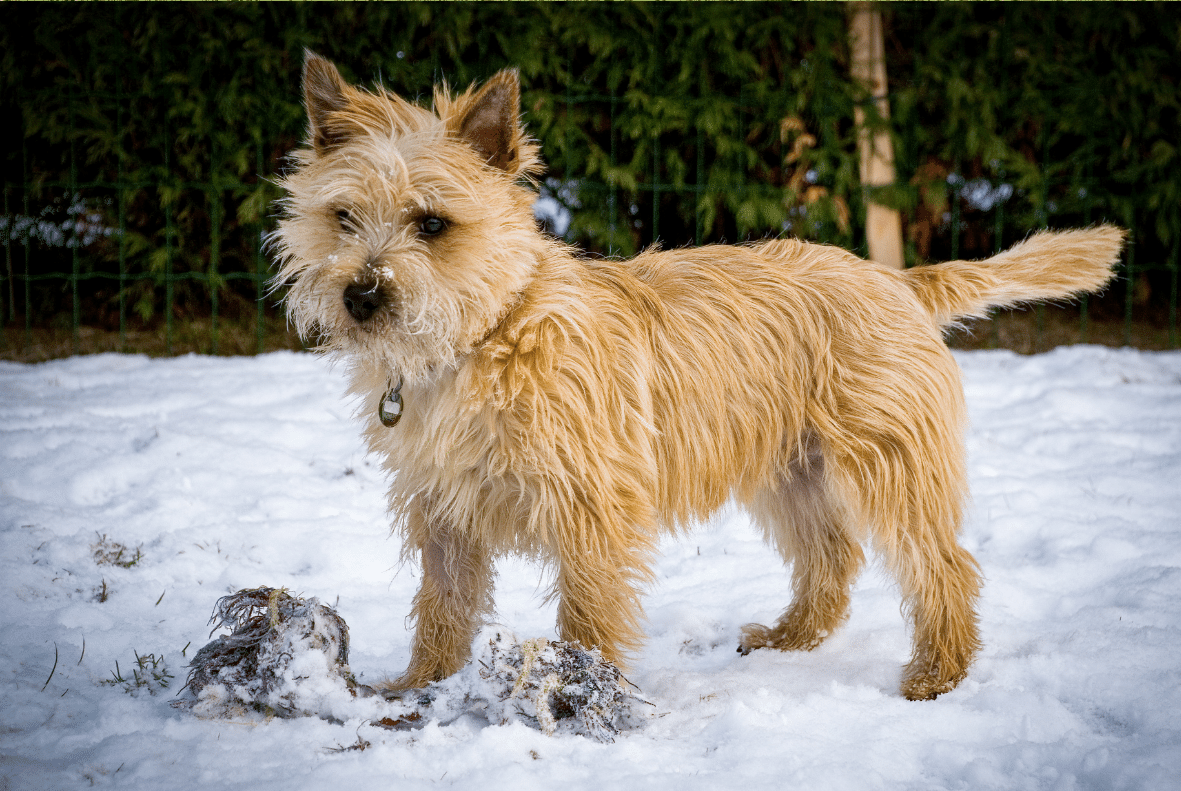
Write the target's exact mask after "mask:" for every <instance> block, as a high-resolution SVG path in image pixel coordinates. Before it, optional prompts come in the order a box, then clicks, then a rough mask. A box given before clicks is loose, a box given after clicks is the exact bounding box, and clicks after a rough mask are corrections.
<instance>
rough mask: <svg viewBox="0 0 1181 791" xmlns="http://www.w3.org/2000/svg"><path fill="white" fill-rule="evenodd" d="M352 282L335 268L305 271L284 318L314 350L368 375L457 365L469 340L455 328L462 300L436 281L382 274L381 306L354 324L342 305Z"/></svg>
mask: <svg viewBox="0 0 1181 791" xmlns="http://www.w3.org/2000/svg"><path fill="white" fill-rule="evenodd" d="M349 282H351V281H350V280H349V279H348V278H343V277H341V275H340V273H339V271H336V272H334V271H331V270H327V269H322V270H319V271H315V270H308V271H305V272H304V273H303V274H302V275H300V276H299V277H298V278H297V279H296V281H295V283H294V284H292V287H291V289H290V291H289V292H288V293H287V296H286V297H285V301H286V303H287V310H288V316H289V317H290V318H291V320H292V322H293V323H294V325H295V329H296V331H297V332H298V333H299V334H300V336H301V337H303V338H308V339H315V343H316V347H315V348H316V350H317V351H321V352H324V353H327V354H328V355H330V356H331V357H334V358H337V359H340V360H342V361H347V362H348V364H349V365H350V366H351V367H354V368H357V369H359V370H365V371H368V372H370V374H378V373H379V372H380V373H384V374H386V375H388V376H390V377H393V376H401V377H403V378H404V379H405V380H406V381H407V382H408V383H409V382H414V381H422V380H424V379H426V378H428V377H430V376H431V375H432V374H433V373H436V372H438V371H440V370H446V369H449V368H452V367H454V366H455V365H456V363H457V361H458V359H459V358H460V357H461V356H462V355H463V354H464V353H466V351H468V348H467V347H469V346H470V344H471V342H470V340H468V339H465V338H464V337H462V336H461V335H460V334H458V333H457V332H456V330H457V329H460V328H462V327H464V326H465V324H466V322H467V321H468V320H470V316H468V315H465V314H467V313H468V311H469V310H470V307H469V308H468V310H465V300H463V299H462V298H461V297H460V296H459V295H451V294H447V293H446V292H445V291H443V290H442V289H440V288H438V286H437V284H430V283H426V282H421V281H419V282H415V281H411V280H409V279H402V280H400V281H397V282H395V281H394V280H393V279H392V278H389V277H388V276H383V277H382V278H381V280H380V285H381V288H382V290H383V292H384V293H385V294H386V304H383V305H382V306H381V307H380V308H379V309H378V310H377V311H376V312H375V313H374V315H372V316H371V317H370V318H369V319H368V320H366V321H365V322H358V321H357V320H356V319H354V318H353V317H352V316H351V315H349V312H348V310H347V309H346V308H345V306H344V301H343V296H342V295H343V292H344V288H345V287H346V285H347V284H348V283H349Z"/></svg>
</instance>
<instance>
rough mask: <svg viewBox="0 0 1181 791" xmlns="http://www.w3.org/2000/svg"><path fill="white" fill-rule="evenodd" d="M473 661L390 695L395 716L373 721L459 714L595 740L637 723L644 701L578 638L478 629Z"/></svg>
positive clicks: (400, 725)
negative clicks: (524, 637)
mask: <svg viewBox="0 0 1181 791" xmlns="http://www.w3.org/2000/svg"><path fill="white" fill-rule="evenodd" d="M472 649H473V650H472V653H473V660H472V661H471V662H469V663H468V664H467V666H465V667H464V668H463V670H461V671H459V672H458V673H456V674H455V675H454V676H451V677H450V678H447V679H444V680H443V681H439V682H437V683H435V684H431V685H430V686H429V687H426V688H424V689H420V690H407V691H404V692H399V693H394V695H393V696H392V698H393V699H392V701H391V702H392V703H395V704H397V703H402V704H403V706H404V707H405V708H404V711H402V712H401V715H400V716H395V717H388V718H386V719H385V720H383V721H381V722H379V723H375V724H379V725H384V726H385V727H390V728H395V729H405V728H415V727H421V726H422V725H423V724H425V723H426V722H429V721H431V720H435V721H438V722H439V723H440V724H443V725H446V724H448V723H450V722H454V721H455V720H457V719H459V718H461V717H464V716H477V717H482V718H483V719H485V720H486V721H487V722H489V723H490V724H503V723H507V722H523V723H525V724H526V725H528V726H529V727H531V728H536V729H538V730H540V731H542V732H543V733H545V734H547V735H553V734H555V733H575V734H581V735H583V736H587V737H590V738H592V739H596V740H598V741H602V742H609V741H614V739H615V736H616V735H618V734H619V733H620V731H624V730H630V729H634V728H636V727H639V726H640V725H641V724H642V723H643V722H644V720H645V719H646V717H645V714H644V712H643V710H642V708H641V707H642V706H650V705H651V704H650V703H648V701H646V700H644V699H643V698H642V697H640V696H639V694H637V692H636V691H635V690H634V688H629V687H630V684H628V682H627V680H626V679H624V678H623V675H622V673H621V672H620V670H619V668H618V667H616V666H615V665H613V664H611V663H610V662H607V661H605V660H604V659H603V658H602V656H601V655H600V654H599V652H598V650H595V649H589V650H588V649H586V648H583V647H582V646H581V645H579V644H578V643H576V642H574V643H571V642H560V641H555V640H548V641H547V640H545V639H541V638H538V639H536V640H526V641H525V642H523V643H522V642H519V641H518V640H517V639H516V637H515V636H514V635H513V634H512V633H511V632H509V631H508V630H507V629H504V628H502V627H499V626H490V627H487V628H485V629H484V630H483V631H482V632H481V633H480V635H479V636H478V637H477V638H476V641H475V643H474V644H473V646H472Z"/></svg>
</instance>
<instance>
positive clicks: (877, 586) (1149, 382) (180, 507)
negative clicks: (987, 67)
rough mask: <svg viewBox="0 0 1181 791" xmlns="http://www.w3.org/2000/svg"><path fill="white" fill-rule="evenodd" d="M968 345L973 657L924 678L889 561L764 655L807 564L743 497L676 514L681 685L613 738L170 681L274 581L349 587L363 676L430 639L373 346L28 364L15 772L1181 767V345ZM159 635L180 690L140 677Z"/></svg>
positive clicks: (522, 776)
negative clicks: (766, 539)
mask: <svg viewBox="0 0 1181 791" xmlns="http://www.w3.org/2000/svg"><path fill="white" fill-rule="evenodd" d="M958 357H959V360H960V363H961V365H962V367H963V369H964V374H965V381H966V387H967V393H968V401H969V408H970V412H971V420H972V426H971V430H970V433H969V437H968V448H969V455H970V471H971V480H972V488H973V501H972V505H971V507H970V511H969V517H968V521H967V526H966V529H965V533H964V537H963V541H964V544H965V546H966V547H967V548H968V549H969V550H970V551H972V552H973V553H974V554H975V555H976V557H977V559H978V560H979V561H980V563H981V566H982V567H983V569H984V573H985V575H986V577H987V584H986V587H985V589H984V595H983V599H982V601H981V606H980V615H981V624H982V629H983V636H984V640H985V648H984V651H983V652H982V654H981V656H980V658H979V660H978V661H977V662H976V664H975V665H974V667H973V668H972V671H971V673H970V675H969V677H968V679H967V680H966V681H965V682H964V683H963V684H961V685H960V687H959V688H958V689H956V690H955V691H954V692H952V693H949V694H947V695H944V696H942V697H940V698H939V699H938V700H936V701H933V702H924V703H912V702H908V701H906V700H904V699H902V698H901V697H900V696H899V694H898V683H899V677H900V669H901V665H902V664H903V663H904V662H905V660H906V659H907V655H908V650H909V639H908V636H907V633H906V629H905V625H904V623H903V620H902V617H901V615H900V613H899V597H898V593H897V590H896V589H895V586H894V585H893V584H892V583H891V582H890V580H889V578H888V576H887V575H885V574H883V573H881V571H880V570H879V569H878V568H877V567H876V566H872V567H871V568H869V569H868V570H867V571H866V572H865V573H864V574H863V575H862V576H861V578H860V580H859V581H858V584H857V589H856V591H855V593H854V597H853V612H852V616H851V618H850V620H849V622H848V623H847V624H846V625H845V626H844V627H843V628H842V629H841V630H840V631H839V632H837V633H836V634H835V635H833V637H831V638H830V639H829V640H828V641H827V642H826V643H824V644H823V645H822V646H820V647H819V648H818V649H816V650H815V651H813V652H811V653H806V654H799V653H791V654H789V653H777V652H769V651H765V650H763V651H757V652H755V653H753V654H751V655H750V656H747V657H742V656H739V655H738V654H737V653H736V652H735V647H736V645H737V637H738V630H739V627H740V626H741V625H742V624H743V623H746V622H748V621H761V622H764V623H765V622H767V621H769V620H771V619H773V618H774V617H775V616H776V615H777V614H778V612H779V610H780V609H781V608H782V607H783V606H784V605H785V604H786V603H787V595H788V584H787V580H788V578H787V575H786V573H785V571H784V569H783V567H782V564H781V563H780V562H779V561H778V559H777V557H776V556H775V555H774V554H773V553H772V552H771V551H770V550H769V549H767V548H766V547H764V546H763V545H762V544H761V542H760V541H759V540H758V537H757V535H756V533H755V531H754V530H753V529H752V528H751V527H750V525H749V524H748V522H747V519H746V517H745V516H744V515H743V514H741V513H740V512H737V511H733V510H731V511H727V512H725V513H723V514H721V515H719V516H718V517H717V518H716V519H715V520H714V522H713V523H712V524H710V525H705V526H702V527H701V528H700V529H698V530H697V531H696V532H694V533H693V534H691V535H690V536H689V537H688V538H687V539H680V540H668V541H666V542H664V543H663V544H662V555H661V558H660V561H659V564H658V567H657V583H656V584H655V585H654V586H653V588H652V590H651V592H650V593H649V595H648V597H647V599H646V607H647V615H648V624H647V632H648V642H647V644H646V647H645V648H644V649H643V651H642V652H641V653H640V654H639V655H638V656H637V657H636V659H635V661H634V662H633V664H632V666H631V668H630V669H629V671H628V673H627V677H628V678H629V679H630V680H631V681H632V682H633V683H635V684H636V685H637V686H638V687H639V688H640V690H641V694H642V695H643V696H644V698H646V699H647V700H649V701H651V702H652V703H653V704H654V707H652V712H653V714H652V716H651V717H650V718H649V719H648V721H647V722H646V724H644V725H643V727H641V728H639V729H637V730H633V731H628V732H625V733H622V734H620V735H619V736H618V737H617V738H616V739H615V742H614V743H608V744H602V743H599V742H596V741H594V740H592V739H588V738H584V737H581V736H575V735H569V734H562V733H558V734H557V735H554V736H546V735H545V734H544V733H541V732H540V731H538V730H535V729H532V728H529V727H527V726H526V725H525V724H522V723H521V722H510V723H509V724H505V725H487V724H484V723H482V722H480V721H476V720H473V719H472V718H461V719H458V720H455V721H453V722H450V723H447V724H440V723H439V722H430V723H427V724H426V725H425V726H424V727H422V728H421V729H418V730H411V731H396V730H386V729H383V728H380V727H377V726H375V725H373V724H371V723H372V722H373V721H374V720H375V719H378V718H380V717H381V716H382V714H381V706H382V705H383V704H381V703H380V702H377V701H374V699H372V698H370V699H367V700H360V699H358V700H356V702H355V704H353V705H352V706H351V707H350V706H347V705H346V706H345V707H344V708H345V709H347V711H346V712H345V714H346V717H345V719H344V722H343V723H341V722H335V723H334V722H332V721H329V720H326V719H320V718H315V717H305V718H295V719H279V718H274V719H271V720H266V719H264V718H262V717H260V716H257V715H255V716H245V715H243V716H241V717H238V718H231V719H210V718H201V717H199V716H197V715H196V713H194V712H193V711H186V710H183V709H178V708H175V707H173V706H171V705H170V703H171V702H172V701H173V700H175V697H174V696H175V693H176V692H177V691H179V689H180V686H181V684H182V683H183V679H184V676H185V675H186V673H187V668H186V667H185V666H186V664H187V663H188V662H189V661H190V660H191V659H192V658H193V655H194V654H195V652H196V651H197V649H199V648H200V647H201V646H203V645H204V644H205V643H207V642H208V641H209V639H210V633H209V626H208V625H207V621H208V619H209V615H210V613H211V611H212V609H213V606H214V604H215V603H216V601H217V600H218V598H220V597H221V596H223V595H225V594H227V593H230V592H233V591H237V590H239V589H242V588H252V587H258V586H263V585H266V586H273V587H286V588H287V589H289V590H291V591H292V592H293V593H296V594H298V595H301V596H307V597H312V596H314V597H317V598H319V599H320V601H322V602H324V603H325V604H328V605H330V606H333V607H334V608H335V609H336V610H337V611H338V612H339V613H340V614H341V615H342V616H343V617H344V619H345V620H346V621H347V623H348V627H349V631H350V636H351V650H350V654H349V663H350V665H351V667H352V670H353V671H354V672H355V673H356V674H357V676H358V681H359V682H361V683H372V682H374V681H377V680H380V679H382V678H388V677H392V676H394V675H396V674H397V673H399V672H400V671H401V670H402V669H403V668H404V667H405V664H406V661H407V659H408V656H409V637H410V635H409V633H408V632H407V629H406V623H405V615H406V613H407V612H408V610H409V605H410V599H411V597H412V596H413V594H414V590H415V588H416V584H417V574H418V572H417V569H415V568H413V567H411V566H399V565H398V560H397V559H398V554H399V549H400V547H399V543H398V540H397V539H396V538H390V537H389V536H388V534H387V530H386V528H385V527H384V525H386V524H387V522H388V520H387V517H386V515H385V505H384V501H383V491H384V483H383V480H382V476H381V474H380V472H379V470H378V467H377V465H376V463H375V461H374V460H373V459H370V458H367V456H366V454H365V451H364V449H363V447H362V444H361V441H360V439H359V436H358V430H357V426H356V424H355V423H353V422H352V420H351V410H352V405H351V404H350V403H349V402H348V401H347V400H346V399H345V397H344V395H343V392H344V383H343V380H342V376H341V374H340V372H339V371H333V370H331V369H330V368H329V367H328V366H327V364H326V363H325V362H324V361H323V360H321V359H318V358H315V357H313V356H311V355H305V354H295V353H277V354H270V355H266V356H262V357H256V358H240V359H236V358H228V359H227V358H207V357H195V356H194V357H182V358H175V359H164V360H150V359H147V358H145V357H133V356H116V355H99V356H93V357H79V358H72V359H67V360H58V361H53V362H48V363H43V364H38V365H21V364H16V363H0V596H2V597H3V598H2V601H3V605H2V606H0V636H2V637H0V789H28V790H30V791H32V790H35V789H69V788H80V787H88V786H90V785H94V786H98V787H110V788H123V789H152V790H153V791H154V790H156V789H202V788H210V789H252V790H254V789H279V788H282V789H305V788H306V789H324V788H334V787H340V788H352V787H358V788H369V787H378V788H387V787H397V788H400V789H401V788H406V789H414V788H422V787H427V786H430V787H440V786H443V787H445V786H454V787H458V788H469V787H475V786H477V785H478V786H479V787H480V788H482V789H489V790H492V789H501V788H506V789H507V788H513V789H535V788H536V789H541V788H555V787H556V788H561V789H563V791H566V790H567V789H569V790H570V791H575V790H577V789H592V788H593V789H598V788H646V789H647V788H652V789H677V791H683V789H696V788H713V787H718V786H722V787H730V788H735V787H740V788H743V789H750V790H751V791H753V789H764V788H766V789H771V788H774V789H782V788H795V787H800V788H817V789H856V790H857V791H865V790H866V789H957V788H963V789H994V788H995V789H1176V788H1181V717H1178V716H1177V712H1178V711H1181V659H1179V657H1181V614H1179V613H1181V608H1179V607H1178V603H1179V602H1181V529H1179V528H1181V353H1178V352H1155V353H1149V352H1137V351H1133V350H1112V349H1103V348H1095V347H1069V348H1060V349H1058V350H1056V351H1054V352H1051V353H1049V354H1044V355H1039V356H1034V357H1021V356H1017V355H1014V354H1011V353H1008V352H1000V351H996V352H971V353H963V354H960V355H958ZM120 549H122V550H123V554H121V555H120V554H119V550H120ZM137 552H138V560H135V559H136V557H137V554H136V553H137ZM96 558H97V559H96ZM100 560H101V561H103V562H102V563H100V562H99V561H100ZM131 561H135V562H131ZM498 568H499V573H500V577H499V583H498V593H497V605H498V610H497V615H496V617H497V620H498V621H499V622H500V623H503V624H505V625H506V627H507V628H509V629H511V630H512V631H513V632H515V633H516V634H517V635H519V636H520V638H521V639H536V638H546V639H553V638H555V637H556V634H555V632H554V626H553V624H554V608H553V606H552V605H547V604H545V603H544V602H543V601H542V599H543V596H544V593H545V591H546V589H547V586H548V580H547V579H546V578H545V576H544V573H543V571H542V570H541V569H539V568H537V567H535V566H534V565H532V564H530V563H528V562H524V561H520V560H515V559H510V560H506V561H504V562H502V563H501V564H500V565H499V567H498ZM137 655H138V656H139V657H140V658H141V662H146V661H147V659H146V658H147V657H148V655H151V657H152V658H153V659H155V660H159V659H160V658H162V659H163V666H164V667H165V668H166V670H167V672H168V673H169V674H171V676H172V679H171V680H170V681H169V686H168V688H167V689H159V690H157V693H156V694H152V688H153V685H152V684H145V685H142V686H140V685H137V684H135V683H134V677H133V676H132V674H131V670H132V669H134V668H135V667H136V657H137ZM55 656H56V659H57V661H56V668H54V662H55ZM116 662H118V667H119V669H120V674H121V678H123V682H122V683H120V682H118V681H117V680H115V679H114V674H115V669H116ZM147 667H148V668H149V669H151V664H150V663H149V664H148V665H147ZM51 671H52V672H51ZM165 680H168V679H165ZM111 682H113V683H111ZM337 714H338V716H339V715H340V712H339V711H338V712H337ZM350 747H351V748H352V749H347V748H350ZM361 747H364V748H365V749H360V748H361Z"/></svg>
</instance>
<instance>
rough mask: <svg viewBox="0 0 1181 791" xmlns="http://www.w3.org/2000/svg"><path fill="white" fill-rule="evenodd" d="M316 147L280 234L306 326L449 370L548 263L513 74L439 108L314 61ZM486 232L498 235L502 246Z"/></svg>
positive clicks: (400, 370)
mask: <svg viewBox="0 0 1181 791" xmlns="http://www.w3.org/2000/svg"><path fill="white" fill-rule="evenodd" d="M304 98H305V102H306V106H307V111H308V125H309V138H310V139H309V146H308V147H307V148H304V149H301V150H299V151H297V152H295V153H294V154H293V160H294V162H295V163H296V169H295V171H294V172H293V173H291V174H290V175H289V176H287V177H286V178H284V179H283V180H282V182H281V186H282V187H284V188H285V189H286V190H287V197H286V198H284V200H283V202H282V205H283V209H284V218H283V219H282V221H281V222H280V223H279V228H278V231H277V232H276V234H275V237H274V241H275V243H276V246H277V249H278V252H279V256H280V260H281V262H282V265H281V269H280V271H279V274H278V275H277V276H276V279H275V282H276V284H279V285H282V284H289V285H290V286H291V288H290V291H289V293H288V294H287V297H286V301H287V308H288V313H289V315H290V317H291V318H292V320H293V321H294V323H295V326H296V329H297V330H298V331H299V333H300V335H302V336H304V337H308V336H311V335H318V336H319V338H320V341H321V342H322V344H323V346H324V348H326V349H327V350H329V351H332V352H335V353H338V354H342V355H345V356H347V357H350V358H352V359H353V362H354V363H355V364H358V365H360V366H361V367H364V368H368V369H369V370H371V371H377V370H380V371H387V372H396V373H397V374H399V375H402V376H404V377H406V378H407V379H408V380H414V379H420V378H422V377H424V376H426V375H427V374H428V373H430V372H431V371H433V370H435V369H438V368H440V367H447V366H449V365H451V364H453V363H454V361H455V360H456V359H457V358H458V357H459V356H461V355H463V354H464V353H466V352H467V351H469V350H470V349H471V348H472V347H473V345H474V344H476V343H477V342H478V341H479V340H480V339H481V338H483V337H484V336H485V335H486V334H487V333H488V332H489V331H490V330H491V329H492V328H493V327H495V326H496V324H497V322H499V321H500V319H501V318H502V317H503V316H504V314H505V312H506V311H507V310H508V309H509V308H510V307H511V306H512V304H513V301H514V299H515V297H516V295H517V294H518V293H519V292H520V290H521V289H522V288H523V286H524V284H525V283H526V282H527V280H528V278H529V277H530V275H531V274H532V272H533V271H534V268H535V267H536V253H535V252H534V250H535V248H536V240H537V231H536V226H535V222H534V219H533V214H532V211H531V204H532V201H533V198H534V195H533V193H532V192H531V191H530V190H528V189H526V188H524V187H523V186H521V185H520V184H519V183H518V180H519V179H520V178H522V177H524V178H526V179H528V178H531V177H532V176H534V175H536V174H537V173H538V172H539V171H540V167H541V166H540V162H539V160H538V156H537V146H536V145H535V144H534V143H532V142H531V141H529V140H528V139H527V138H526V137H525V136H524V133H523V130H522V129H521V126H520V123H519V121H518V107H519V102H520V99H519V87H518V82H517V75H516V72H514V71H502V72H500V73H499V74H497V75H495V76H494V77H493V78H492V79H491V80H489V81H488V83H486V84H485V85H484V86H483V87H482V88H481V89H480V90H479V91H476V90H475V89H474V88H470V89H468V91H467V92H465V93H464V94H462V95H460V96H458V97H455V98H452V97H450V96H448V94H447V90H446V88H445V87H443V88H442V89H438V90H436V92H435V96H434V109H433V111H431V110H426V109H424V108H421V107H417V106H415V105H413V104H410V103H409V102H407V101H405V100H403V99H401V98H400V97H398V96H395V95H394V94H391V93H389V92H387V91H384V90H380V89H379V90H378V92H376V93H369V92H366V91H362V90H359V89H357V88H354V87H352V86H349V85H346V84H345V83H344V81H343V80H342V79H341V77H340V74H339V72H338V71H337V70H336V67H335V66H333V65H332V64H331V63H330V62H328V61H327V60H324V59H323V58H320V57H319V56H317V55H314V54H312V53H310V52H309V53H308V54H307V59H306V62H305V64H304ZM489 240H495V242H494V243H491V244H490V243H489Z"/></svg>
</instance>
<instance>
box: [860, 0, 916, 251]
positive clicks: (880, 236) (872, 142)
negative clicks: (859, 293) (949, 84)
mask: <svg viewBox="0 0 1181 791" xmlns="http://www.w3.org/2000/svg"><path fill="white" fill-rule="evenodd" d="M849 14H850V20H849V32H850V42H851V45H852V50H853V52H852V55H853V58H852V73H853V79H854V80H855V81H857V82H858V83H860V84H861V85H864V86H865V87H867V88H868V89H869V91H870V97H871V101H872V102H873V104H874V106H875V107H876V108H877V112H878V114H879V115H880V116H881V117H882V118H889V117H890V104H889V102H888V101H887V99H886V93H887V89H886V47H885V42H884V40H883V37H882V13H881V11H879V10H878V8H877V4H876V3H868V2H855V3H849ZM853 119H854V121H855V122H856V124H857V128H858V133H857V139H858V154H859V157H860V160H861V185H862V187H881V186H885V185H888V184H893V183H894V145H893V143H892V142H891V140H890V133H889V131H887V130H886V129H880V130H878V131H876V132H873V131H871V130H869V129H868V128H866V125H865V121H866V112H865V107H864V106H863V105H860V104H859V105H857V106H856V107H855V108H854V110H853ZM865 236H866V241H867V242H868V243H869V257H870V258H872V259H873V260H874V261H878V262H880V263H883V264H886V265H887V266H892V267H895V268H897V269H901V268H902V267H903V262H904V260H905V259H904V257H903V253H902V218H901V217H900V216H899V214H898V212H897V211H895V210H894V209H890V208H887V207H885V206H882V205H881V204H879V203H873V202H872V201H870V200H868V198H867V200H866V202H865Z"/></svg>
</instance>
